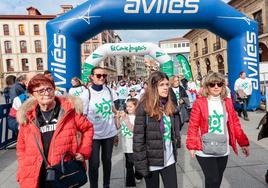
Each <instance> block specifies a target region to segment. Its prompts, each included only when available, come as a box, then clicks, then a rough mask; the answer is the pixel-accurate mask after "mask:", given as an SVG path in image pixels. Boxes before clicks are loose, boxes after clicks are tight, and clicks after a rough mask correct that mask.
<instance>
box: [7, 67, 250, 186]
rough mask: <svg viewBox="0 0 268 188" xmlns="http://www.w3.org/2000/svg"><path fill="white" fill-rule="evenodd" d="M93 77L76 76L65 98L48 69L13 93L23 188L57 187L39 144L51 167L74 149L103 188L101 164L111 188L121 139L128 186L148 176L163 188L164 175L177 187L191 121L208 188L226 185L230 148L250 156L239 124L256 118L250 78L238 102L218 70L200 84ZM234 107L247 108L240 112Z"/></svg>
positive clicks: (238, 89)
mask: <svg viewBox="0 0 268 188" xmlns="http://www.w3.org/2000/svg"><path fill="white" fill-rule="evenodd" d="M89 79H90V81H91V82H90V83H88V84H84V83H83V82H82V81H81V80H80V79H79V78H77V77H74V78H72V80H71V84H72V88H70V90H69V92H68V94H64V93H61V92H60V91H59V90H58V89H57V88H56V86H55V83H54V80H53V78H52V76H51V73H50V72H49V71H46V72H45V73H44V74H37V75H32V74H27V75H23V76H22V77H20V78H18V79H17V82H16V84H14V85H13V86H12V87H11V88H10V91H12V92H14V93H16V94H14V96H13V95H10V100H11V101H12V103H13V105H12V109H11V111H10V114H9V119H10V120H9V126H10V129H12V130H13V131H15V132H16V134H17V135H18V142H17V156H18V171H17V180H18V182H19V184H20V186H21V187H52V185H51V184H50V182H49V181H46V166H45V164H44V161H43V158H42V156H41V155H40V152H38V147H37V144H36V142H39V143H41V148H42V150H43V152H44V155H45V157H46V158H47V161H48V163H49V164H50V165H55V164H57V163H59V162H60V157H61V155H62V154H63V153H64V152H67V151H70V152H72V153H73V154H74V157H75V159H77V160H80V161H83V162H84V164H86V163H85V161H86V160H88V162H87V164H88V168H87V169H88V179H89V183H90V187H91V188H97V187H98V186H99V185H98V182H99V167H100V163H102V168H103V187H104V188H109V187H110V177H111V171H112V152H113V147H114V145H115V143H116V142H115V141H116V140H117V139H118V134H119V133H120V134H119V135H120V137H121V139H120V140H121V141H120V142H121V144H122V149H123V154H124V157H125V168H126V176H125V186H126V187H135V186H136V184H137V183H139V182H140V181H141V180H142V179H143V178H144V180H145V183H146V187H148V188H150V187H152V188H157V187H159V177H160V176H161V178H162V181H163V184H164V187H166V188H176V187H177V175H176V165H175V164H176V160H177V149H179V148H180V147H181V144H182V143H181V138H180V130H181V129H182V127H183V125H185V124H186V123H188V127H187V129H188V130H187V137H186V147H187V149H188V150H189V152H190V154H191V156H192V157H193V158H194V157H196V159H197V161H198V163H199V165H200V167H201V169H202V171H203V173H204V176H205V186H206V188H210V187H212V188H219V187H220V185H221V181H222V177H223V173H224V170H225V168H226V165H227V161H228V156H229V154H230V148H233V150H234V152H235V153H236V154H238V149H237V146H236V143H238V144H239V145H240V147H241V148H242V152H243V153H244V154H245V156H248V155H249V140H248V139H247V136H246V135H245V133H244V132H243V130H242V129H241V125H240V120H239V118H238V116H239V117H240V116H242V113H243V116H244V119H245V120H249V118H248V115H247V113H246V109H247V104H248V100H249V98H250V95H251V92H252V89H251V88H252V86H251V85H250V84H251V83H250V81H248V80H247V79H246V75H245V72H241V74H240V78H239V80H237V82H236V83H235V89H234V90H235V95H236V98H235V100H232V99H231V94H230V88H229V87H228V82H227V81H226V79H225V77H224V76H223V75H221V74H220V73H215V72H210V73H208V75H207V76H206V77H204V78H203V79H202V80H198V81H193V80H189V81H188V80H186V79H185V78H184V77H183V76H182V75H179V76H173V77H171V78H168V77H167V75H166V74H165V73H162V72H159V71H156V72H153V73H152V74H151V75H150V77H149V79H148V80H146V81H142V80H121V81H119V82H110V83H108V82H107V73H106V70H105V69H103V68H101V67H95V68H93V69H92V72H91V75H90V77H89ZM13 87H14V88H13ZM12 92H10V93H12ZM234 102H236V103H237V104H239V105H240V106H239V107H238V110H237V111H238V112H237V113H236V111H235V108H234ZM119 130H120V131H119ZM213 143H214V144H213ZM215 143H216V145H217V146H215ZM229 144H230V145H229ZM230 146H231V147H230Z"/></svg>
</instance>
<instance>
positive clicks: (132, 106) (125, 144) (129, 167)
mask: <svg viewBox="0 0 268 188" xmlns="http://www.w3.org/2000/svg"><path fill="white" fill-rule="evenodd" d="M137 105H138V99H135V98H131V99H128V100H127V102H126V113H125V112H123V111H121V112H120V113H119V116H118V119H119V120H118V125H119V126H118V128H121V135H122V149H123V153H124V155H125V159H126V163H125V168H126V179H125V185H126V187H135V186H136V182H140V181H141V179H142V176H141V175H139V174H138V173H137V172H136V170H135V169H134V159H133V129H134V121H135V110H136V107H137Z"/></svg>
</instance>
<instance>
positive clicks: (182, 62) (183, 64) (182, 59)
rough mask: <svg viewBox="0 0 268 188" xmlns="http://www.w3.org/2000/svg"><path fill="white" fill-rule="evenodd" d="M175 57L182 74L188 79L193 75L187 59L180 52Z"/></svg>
mask: <svg viewBox="0 0 268 188" xmlns="http://www.w3.org/2000/svg"><path fill="white" fill-rule="evenodd" d="M177 59H178V61H179V63H180V65H181V71H182V74H183V76H184V77H185V78H186V79H187V80H188V81H189V80H190V79H191V78H192V77H193V74H192V71H191V67H190V65H189V62H188V60H187V59H186V57H185V56H184V55H182V54H179V55H177Z"/></svg>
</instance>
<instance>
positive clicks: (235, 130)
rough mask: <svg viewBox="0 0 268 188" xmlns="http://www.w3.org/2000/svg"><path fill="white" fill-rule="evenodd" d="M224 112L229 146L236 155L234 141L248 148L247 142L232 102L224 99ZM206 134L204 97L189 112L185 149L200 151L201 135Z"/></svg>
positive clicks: (198, 99) (205, 99) (206, 107)
mask: <svg viewBox="0 0 268 188" xmlns="http://www.w3.org/2000/svg"><path fill="white" fill-rule="evenodd" d="M224 101H225V106H226V111H227V113H228V121H227V128H228V133H229V141H230V143H229V144H230V145H231V146H232V147H233V150H234V152H235V153H236V154H238V150H237V146H236V141H237V142H238V144H239V145H240V146H241V147H242V146H249V140H248V138H247V136H246V135H245V133H244V132H243V130H242V128H241V125H240V122H239V119H238V117H237V115H236V112H235V109H234V106H233V103H232V100H231V99H229V98H226V99H224ZM207 132H208V101H207V98H205V97H198V98H197V100H196V101H195V103H194V104H193V108H192V111H191V116H190V121H189V125H188V131H187V138H186V147H187V148H188V149H189V150H202V141H201V135H203V134H205V133H207Z"/></svg>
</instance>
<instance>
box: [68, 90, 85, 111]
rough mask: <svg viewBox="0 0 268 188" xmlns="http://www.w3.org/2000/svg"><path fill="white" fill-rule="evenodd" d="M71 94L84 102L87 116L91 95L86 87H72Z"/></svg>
mask: <svg viewBox="0 0 268 188" xmlns="http://www.w3.org/2000/svg"><path fill="white" fill-rule="evenodd" d="M69 94H70V95H72V96H77V97H79V98H80V99H81V100H82V102H83V114H87V111H88V104H89V93H88V89H87V88H86V87H85V86H79V87H72V88H71V89H70V90H69Z"/></svg>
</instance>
